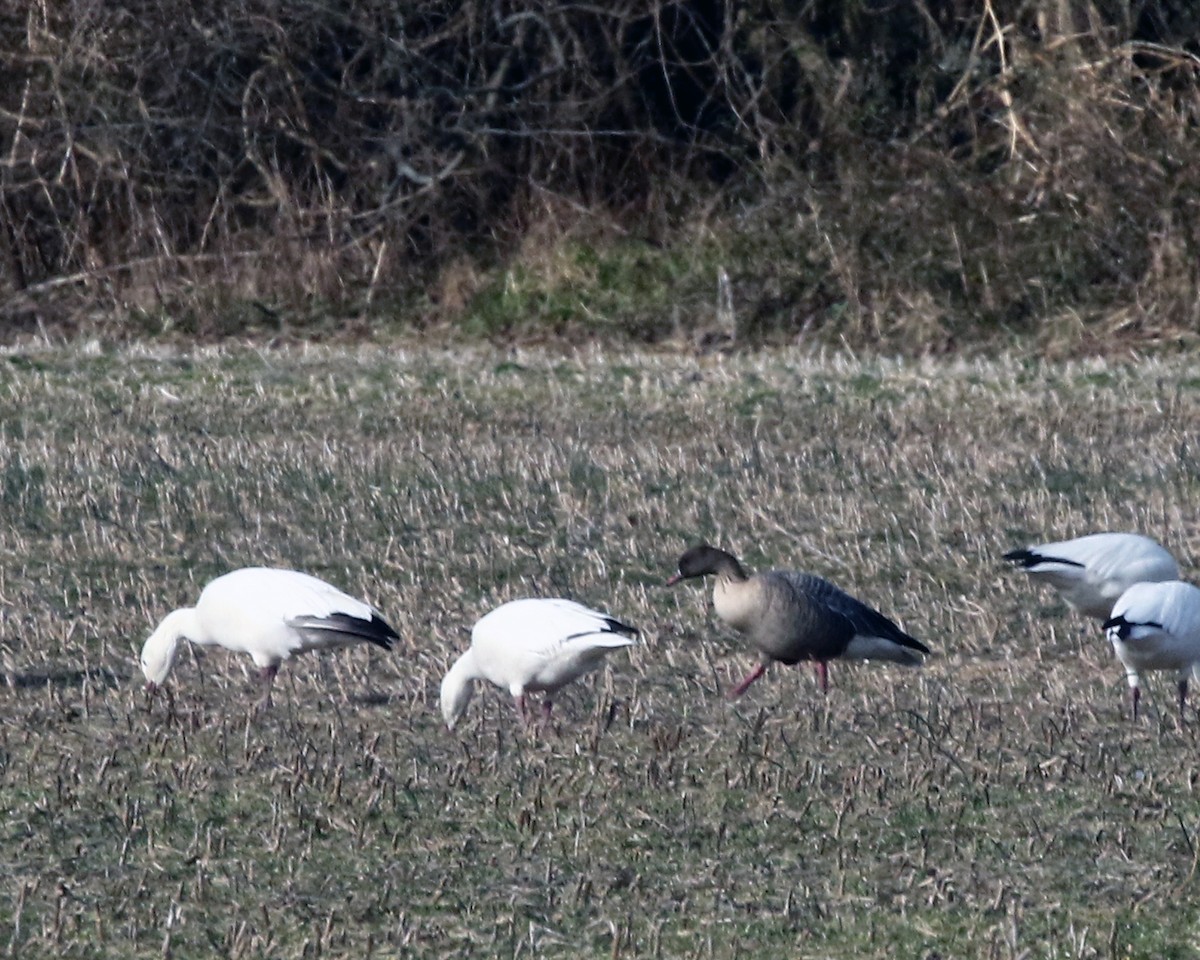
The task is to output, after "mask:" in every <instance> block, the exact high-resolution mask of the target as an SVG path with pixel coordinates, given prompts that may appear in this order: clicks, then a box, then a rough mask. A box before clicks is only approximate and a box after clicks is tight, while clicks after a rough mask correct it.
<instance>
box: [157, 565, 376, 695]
mask: <svg viewBox="0 0 1200 960" xmlns="http://www.w3.org/2000/svg"><path fill="white" fill-rule="evenodd" d="M398 639H399V637H398V635H397V633H396V631H395V630H393V629H392V628H391V626H389V625H388V624H387V623H386V622H385V621H384V620H383V618H382V617H380V616H379V614H378V613H376V612H375V610H373V609H372V608H371V607H370V606H368V605H367V604H366V603H363V602H362V601H361V600H355V599H354V597H351V596H349V595H348V594H345V593H342V591H341V590H339V589H338V588H337V587H334V586H332V585H330V584H328V583H326V582H325V581H324V580H318V579H317V578H316V577H312V576H309V575H308V574H307V573H299V572H297V571H295V570H276V569H270V568H266V567H247V568H245V569H242V570H234V571H233V572H231V573H227V574H225V575H223V576H220V577H217V578H216V579H215V580H213V581H212V582H211V583H209V585H208V586H206V587H205V588H204V589H203V590H202V591H201V592H200V599H199V600H198V601H197V602H196V605H195V606H194V607H184V608H183V609H180V610H176V611H174V612H173V613H169V614H167V616H166V617H165V618H163V621H162V622H161V623H160V624H159V625H158V627H157V629H155V631H154V632H153V633H152V634H150V638H149V639H148V640H147V641H146V644H145V646H143V647H142V658H141V663H142V673H144V674H145V675H146V682H147V686H148V687H149V688H150V689H151V690H154V689H155V688H157V687H158V686H160V685H161V684H162V683H163V681H165V680H166V679H167V676H168V674H170V672H171V667H172V666H173V665H174V663H175V654H176V653H177V652H178V649H179V642H180V641H181V640H187V641H190V642H191V643H198V644H202V645H205V646H208V645H216V646H220V647H224V648H225V649H226V650H232V651H233V652H234V653H248V654H249V655H250V657H251V659H252V660H253V661H254V662H255V664H257V665H258V667H259V668H260V671H259V673H260V676H261V677H262V680H263V683H264V685H265V686H266V687H267V690H268V692H269V690H270V687H271V683H272V682H273V681H274V679H275V674H276V673H277V672H278V670H279V665H280V664H281V663H282V662H283V661H284V660H288V659H290V658H291V657H293V656H295V655H296V654H298V653H304V652H305V651H308V650H325V649H329V648H334V647H341V646H345V645H346V644H350V643H356V642H359V641H366V642H367V643H373V644H375V645H376V646H378V647H382V648H383V649H384V650H389V649H391V646H392V643H393V641H395V640H398Z"/></svg>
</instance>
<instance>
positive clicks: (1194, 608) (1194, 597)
mask: <svg viewBox="0 0 1200 960" xmlns="http://www.w3.org/2000/svg"><path fill="white" fill-rule="evenodd" d="M1104 629H1105V632H1106V633H1107V634H1108V639H1109V640H1110V641H1111V642H1112V645H1113V650H1114V651H1115V652H1116V654H1117V657H1118V658H1119V659H1120V661H1121V663H1122V664H1124V665H1125V676H1126V678H1127V679H1128V681H1129V689H1130V696H1131V698H1132V701H1133V717H1134V719H1135V720H1136V719H1137V713H1138V700H1140V699H1141V690H1140V682H1141V678H1140V674H1141V673H1142V671H1144V670H1176V671H1178V674H1179V711H1180V714H1182V713H1183V709H1184V705H1185V703H1186V701H1187V684H1188V675H1189V674H1191V673H1193V672H1194V671H1196V669H1197V665H1198V664H1200V588H1197V587H1194V586H1192V585H1191V584H1190V583H1183V582H1182V581H1180V580H1168V581H1166V582H1165V583H1137V584H1134V585H1133V586H1132V587H1130V588H1129V589H1128V590H1126V591H1125V592H1124V593H1123V594H1121V596H1120V598H1119V599H1118V600H1117V602H1116V604H1115V605H1114V606H1113V609H1112V616H1111V617H1110V618H1109V619H1108V620H1106V621H1105V623H1104Z"/></svg>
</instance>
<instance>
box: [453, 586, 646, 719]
mask: <svg viewBox="0 0 1200 960" xmlns="http://www.w3.org/2000/svg"><path fill="white" fill-rule="evenodd" d="M637 635H638V631H637V629H636V628H634V627H631V626H628V625H626V624H624V623H621V622H620V621H619V620H614V619H613V618H612V617H610V616H608V615H607V614H603V613H600V612H599V611H597V610H591V609H589V608H588V607H585V606H583V605H582V604H579V603H575V602H574V601H572V600H558V599H550V598H545V599H541V598H527V599H524V600H512V601H510V602H508V603H505V604H502V605H501V606H499V607H497V608H496V609H495V610H493V611H491V612H490V613H488V614H486V615H485V616H484V617H482V618H481V619H480V620H479V622H478V623H476V624H475V627H474V629H472V631H471V646H470V649H468V650H467V652H466V653H464V654H463V655H462V656H461V657H459V658H458V660H457V661H456V662H455V664H454V666H452V667H451V668H450V670H449V672H448V673H447V674H446V676H445V678H444V679H443V680H442V691H441V705H442V716H443V717H444V718H445V720H446V726H448V727H449V728H450V729H451V730H453V729H454V726H455V724H457V723H458V721H459V719H460V718H461V717H462V714H463V711H464V710H466V708H467V704H468V702H470V699H471V693H472V692H473V688H474V686H475V681H476V680H487V681H489V682H491V683H494V684H496V686H498V687H503V688H504V689H506V690H507V691H508V692H509V693H511V694H512V696H513V702H514V704H515V706H516V708H517V712H518V713H519V714H520V715H521V718H522V720H525V719H526V717H527V713H526V704H525V694H526V693H528V692H530V691H537V690H541V691H544V692H545V693H546V694H548V695H551V694H553V693H554V692H555V691H557V690H558V689H560V688H561V687H564V686H566V685H567V684H568V683H571V682H572V681H573V680H577V679H578V678H579V677H581V676H583V675H584V674H585V673H587V672H588V671H589V670H592V669H594V668H595V667H597V666H599V665H600V662H601V660H603V659H604V656H605V655H606V654H607V653H609V652H610V651H612V650H616V649H618V648H620V647H628V646H631V645H632V644H633V642H634V640H633V638H634V637H636V636H637ZM550 709H551V700H550V696H547V697H546V698H545V699H544V700H543V701H542V713H543V715H544V716H546V717H549V715H550Z"/></svg>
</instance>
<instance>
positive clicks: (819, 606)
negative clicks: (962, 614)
mask: <svg viewBox="0 0 1200 960" xmlns="http://www.w3.org/2000/svg"><path fill="white" fill-rule="evenodd" d="M709 573H712V574H716V577H717V583H716V586H715V587H714V588H713V607H714V609H715V610H716V611H717V616H719V617H720V618H721V619H722V620H724V621H725V622H726V623H727V624H729V625H730V626H731V627H733V628H734V629H735V630H737V631H739V632H740V633H745V634H748V635H749V637H750V639H751V640H753V641H754V645H755V646H756V647H758V649H759V650H760V651H761V653H762V658H761V659H760V661H759V663H758V665H757V666H756V667H755V668H754V669H753V670H751V671H750V673H749V674H748V675H747V676H746V678H745V679H744V680H743V681H742V682H741V683H739V684H738V685H737V686H736V687H734V689H733V693H732V694H730V696H731V697H740V696H741V695H742V694H743V693H745V692H746V688H747V687H749V686H750V684H752V683H753V682H754V681H755V680H757V679H758V678H759V677H761V676H762V675H763V672H764V671H765V670H766V669H767V667H768V665H770V663H771V661H773V660H778V661H780V662H781V663H786V664H789V665H791V664H794V663H799V662H800V661H801V660H812V661H814V663H815V664H816V671H817V678H818V679H819V680H820V683H821V690H822V691H823V692H824V691H828V689H829V669H828V664H829V661H830V660H835V659H843V660H890V661H892V662H894V663H902V664H905V665H907V666H920V665H921V663H922V660H921V654H924V653H928V652H929V648H928V647H926V646H925V644H923V643H921V642H920V641H919V640H915V639H913V638H912V637H910V636H909V635H908V634H907V633H905V632H904V631H903V630H901V629H900V628H899V627H898V626H896V624H895V623H893V622H892V621H891V620H889V619H888V618H887V617H885V616H884V615H883V614H882V613H880V612H879V611H877V610H873V609H871V608H870V607H868V606H867V605H866V604H865V603H862V602H861V601H859V600H856V599H855V598H854V597H852V596H850V594H848V593H846V592H845V591H844V590H840V589H839V588H837V587H835V586H834V585H833V584H832V583H830V582H829V581H828V580H825V579H823V578H821V577H818V576H816V575H815V574H811V573H796V572H794V571H791V570H770V571H768V572H766V573H758V574H755V575H754V576H749V575H747V573H746V571H745V570H743V569H742V565H741V564H740V563H738V561H737V558H736V557H734V556H733V554H731V553H726V552H725V551H724V550H718V549H717V548H716V547H710V546H708V545H707V544H702V545H701V546H698V547H693V548H692V549H690V550H688V551H687V552H686V553H685V554H684V555H683V556H682V557H680V558H679V572H678V573H677V574H675V575H674V576H672V577H671V578H670V579H669V580H668V581H667V586H671V585H673V584H676V583H678V582H679V581H680V580H687V579H690V578H692V577H703V576H704V575H706V574H709Z"/></svg>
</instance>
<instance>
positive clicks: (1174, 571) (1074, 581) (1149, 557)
mask: <svg viewBox="0 0 1200 960" xmlns="http://www.w3.org/2000/svg"><path fill="white" fill-rule="evenodd" d="M1004 559H1005V560H1008V561H1011V562H1012V563H1014V564H1016V565H1017V566H1018V567H1019V568H1020V569H1022V570H1024V571H1025V572H1026V573H1027V574H1029V576H1030V578H1031V579H1033V580H1039V581H1042V582H1043V583H1048V584H1049V585H1050V586H1052V587H1053V588H1054V589H1055V590H1057V591H1058V593H1059V594H1060V595H1061V596H1062V598H1063V599H1064V600H1066V601H1067V603H1069V604H1070V605H1071V606H1072V607H1074V608H1075V609H1076V610H1078V611H1079V612H1080V613H1082V614H1084V615H1085V616H1089V617H1095V618H1096V619H1099V620H1104V619H1106V618H1108V617H1109V616H1111V615H1112V610H1113V604H1114V603H1116V601H1117V598H1118V597H1120V596H1121V594H1123V593H1124V592H1125V591H1126V590H1128V589H1129V588H1130V587H1131V586H1133V585H1134V584H1135V583H1156V582H1160V581H1163V580H1175V579H1178V577H1179V565H1178V564H1176V562H1175V558H1174V557H1172V556H1171V554H1170V553H1168V552H1167V551H1166V550H1165V549H1164V548H1163V547H1162V546H1160V545H1159V544H1158V543H1156V542H1155V541H1153V540H1151V539H1150V538H1149V537H1144V536H1142V535H1141V534H1137V533H1093V534H1090V535H1088V536H1086V537H1078V538H1076V539H1075V540H1063V541H1061V542H1059V543H1043V544H1040V545H1038V546H1035V547H1027V548H1025V549H1024V550H1013V551H1011V552H1009V553H1006V554H1005V555H1004Z"/></svg>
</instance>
